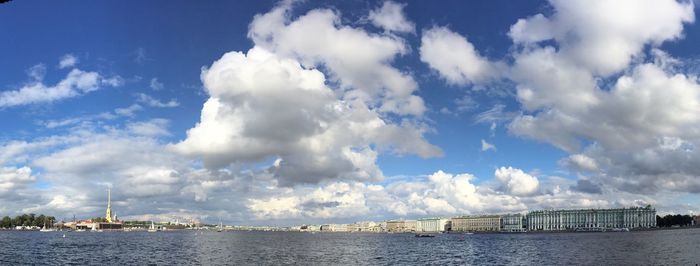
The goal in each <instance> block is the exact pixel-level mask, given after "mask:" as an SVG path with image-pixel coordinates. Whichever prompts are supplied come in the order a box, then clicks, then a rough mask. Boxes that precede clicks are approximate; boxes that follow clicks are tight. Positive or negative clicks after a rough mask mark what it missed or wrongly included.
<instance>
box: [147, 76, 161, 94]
mask: <svg viewBox="0 0 700 266" xmlns="http://www.w3.org/2000/svg"><path fill="white" fill-rule="evenodd" d="M149 86H150V87H151V89H152V90H154V91H159V90H162V89H163V83H162V82H160V81H158V78H152V79H151V83H150V84H149Z"/></svg>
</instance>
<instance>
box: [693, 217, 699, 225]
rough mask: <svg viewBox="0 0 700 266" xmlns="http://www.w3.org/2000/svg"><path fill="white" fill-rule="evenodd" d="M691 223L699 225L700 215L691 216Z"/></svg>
mask: <svg viewBox="0 0 700 266" xmlns="http://www.w3.org/2000/svg"><path fill="white" fill-rule="evenodd" d="M693 225H694V226H698V225H700V215H695V216H693Z"/></svg>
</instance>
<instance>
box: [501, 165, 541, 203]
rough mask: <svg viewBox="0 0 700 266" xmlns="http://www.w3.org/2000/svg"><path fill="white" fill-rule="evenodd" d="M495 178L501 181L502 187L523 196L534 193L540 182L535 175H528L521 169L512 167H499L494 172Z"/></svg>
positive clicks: (513, 193)
mask: <svg viewBox="0 0 700 266" xmlns="http://www.w3.org/2000/svg"><path fill="white" fill-rule="evenodd" d="M494 176H495V177H496V180H498V181H499V182H501V184H502V185H503V187H504V189H505V190H506V191H507V192H508V193H511V194H512V195H516V196H525V195H531V194H533V193H536V192H537V191H538V189H539V186H540V182H539V180H538V179H537V177H534V176H532V175H529V174H527V173H525V172H523V170H520V169H518V168H513V167H510V166H508V167H500V168H498V169H496V172H495V173H494Z"/></svg>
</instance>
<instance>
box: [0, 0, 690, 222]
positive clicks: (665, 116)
mask: <svg viewBox="0 0 700 266" xmlns="http://www.w3.org/2000/svg"><path fill="white" fill-rule="evenodd" d="M697 4H698V3H697V2H692V1H675V0H661V1H651V0H648V1H647V0H643V1H636V0H635V1H632V0H629V1H622V0H621V1H589V0H571V1H559V0H551V1H500V0H499V1H440V2H437V3H436V2H428V1H410V2H399V1H369V2H366V1H354V0H353V1H342V2H339V1H279V2H277V1H207V2H206V3H193V2H191V1H167V2H165V1H146V2H143V1H132V2H129V1H127V2H124V1H94V2H82V1H80V2H79V1H61V2H41V3H39V2H38V1H11V2H7V3H4V4H0V36H2V42H0V73H2V75H0V121H3V123H0V216H4V215H10V216H12V215H17V214H21V213H45V214H49V215H54V216H57V217H58V218H59V219H72V217H73V216H74V215H75V216H77V217H86V218H87V217H97V216H103V215H104V210H105V207H106V200H107V193H106V191H107V189H108V188H111V190H112V200H113V203H112V205H113V212H116V214H117V215H118V216H119V217H121V218H125V219H144V220H145V219H153V220H171V219H172V220H174V219H180V220H183V219H184V220H188V219H195V220H200V221H205V222H206V221H208V222H214V221H218V220H219V219H221V220H223V221H224V222H226V223H228V224H249V225H296V224H308V223H346V222H354V221H365V220H373V221H382V220H388V219H415V218H420V217H434V216H445V217H449V216H454V215H466V214H486V213H520V212H526V211H528V210H538V209H552V208H611V207H636V206H646V205H648V204H651V205H652V206H654V207H655V208H656V209H657V210H658V212H659V213H660V214H666V213H682V214H697V213H698V212H700V205H699V204H700V195H699V194H700V167H698V165H700V153H699V151H698V149H697V147H698V146H699V145H700V84H699V83H700V80H698V74H699V73H700V49H698V48H697V43H700V28H699V27H698V25H697V24H696V23H695V14H696V8H695V6H696V5H697Z"/></svg>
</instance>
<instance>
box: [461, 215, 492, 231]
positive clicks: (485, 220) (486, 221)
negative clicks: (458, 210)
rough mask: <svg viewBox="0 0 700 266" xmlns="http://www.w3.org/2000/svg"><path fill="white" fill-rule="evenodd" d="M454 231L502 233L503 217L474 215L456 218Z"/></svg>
mask: <svg viewBox="0 0 700 266" xmlns="http://www.w3.org/2000/svg"><path fill="white" fill-rule="evenodd" d="M451 220H452V231H456V232H498V231H501V216H499V215H472V216H460V217H454V218H452V219H451Z"/></svg>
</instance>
